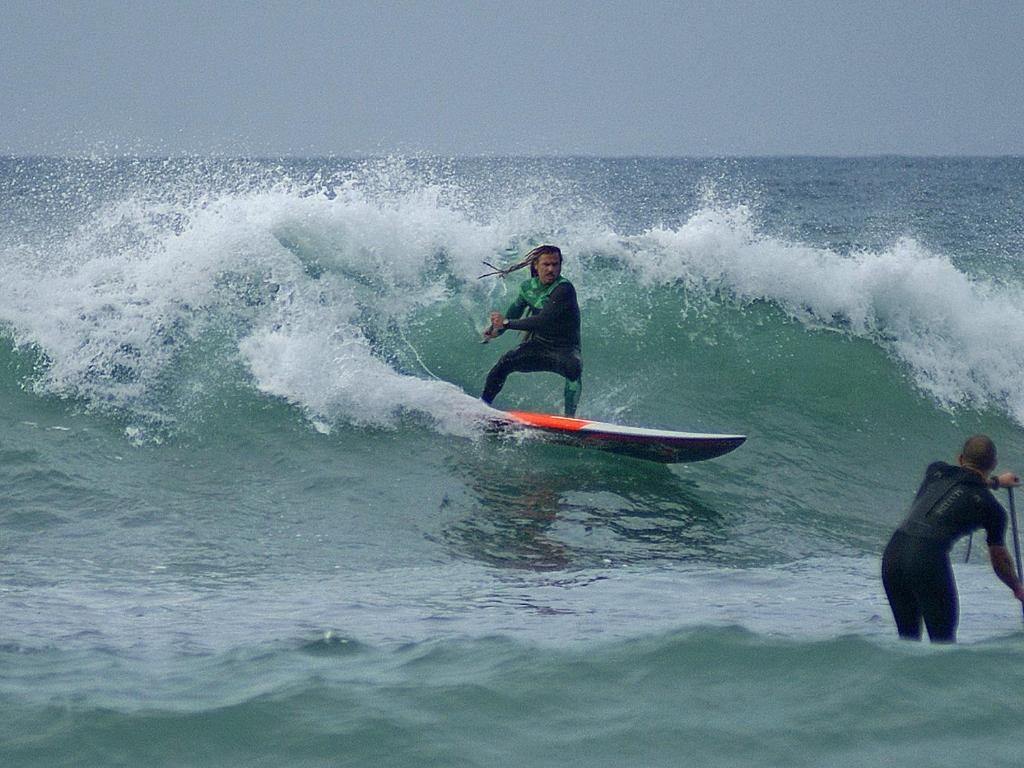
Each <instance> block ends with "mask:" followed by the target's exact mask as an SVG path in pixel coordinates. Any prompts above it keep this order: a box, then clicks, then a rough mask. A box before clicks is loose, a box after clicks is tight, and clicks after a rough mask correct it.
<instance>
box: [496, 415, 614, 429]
mask: <svg viewBox="0 0 1024 768" xmlns="http://www.w3.org/2000/svg"><path fill="white" fill-rule="evenodd" d="M506 413H507V414H508V415H509V416H511V417H512V418H514V419H516V420H517V421H521V422H522V423H524V424H529V425H530V426H534V427H544V428H547V429H564V430H566V431H567V432H578V431H579V430H581V429H583V428H584V427H587V426H589V425H591V424H593V423H594V422H592V421H587V420H586V419H574V418H571V417H569V416H552V415H551V414H549V413H528V412H527V411H506Z"/></svg>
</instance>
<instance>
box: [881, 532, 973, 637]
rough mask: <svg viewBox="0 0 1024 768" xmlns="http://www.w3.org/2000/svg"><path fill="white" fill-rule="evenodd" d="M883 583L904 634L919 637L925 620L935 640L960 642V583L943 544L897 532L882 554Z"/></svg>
mask: <svg viewBox="0 0 1024 768" xmlns="http://www.w3.org/2000/svg"><path fill="white" fill-rule="evenodd" d="M882 584H883V585H884V586H885V595H886V597H887V598H888V600H889V606H890V607H891V608H892V615H893V618H894V619H895V620H896V630H897V632H899V635H900V637H904V638H908V639H914V640H919V639H920V638H921V621H922V620H923V621H924V624H925V626H926V627H927V629H928V637H929V638H931V640H932V641H933V642H947V643H952V642H955V641H956V627H957V622H958V619H959V603H958V601H957V594H956V582H955V581H954V580H953V568H952V566H951V565H950V562H949V555H948V554H947V552H946V550H945V548H944V547H943V546H942V545H941V544H937V543H933V542H930V541H928V540H926V539H918V538H915V537H913V536H907V535H906V534H905V533H902V532H900V531H897V532H896V533H894V534H893V536H892V538H891V539H890V540H889V544H888V546H887V547H886V548H885V553H884V554H883V555H882Z"/></svg>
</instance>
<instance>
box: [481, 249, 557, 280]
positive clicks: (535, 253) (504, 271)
mask: <svg viewBox="0 0 1024 768" xmlns="http://www.w3.org/2000/svg"><path fill="white" fill-rule="evenodd" d="M547 255H554V256H557V257H558V263H559V264H561V263H562V251H561V249H560V248H558V246H555V245H538V246H537V247H536V248H534V249H533V250H532V251H530V252H529V253H528V254H526V256H524V257H523V260H522V261H519V262H516V263H515V264H513V265H512V266H511V267H505V268H501V267H496V266H494V265H493V264H491V263H490V262H488V261H485V262H484V266H486V267H490V268H491V269H492V270H494V271H493V272H485V273H484V274H482V275H480V277H481V278H482V277H490V276H491V275H500V276H501V277H508V276H509V275H511V274H512V273H513V272H516V271H517V270H520V269H522V268H523V267H525V266H529V267H530V276H531V277H536V276H537V267H536V266H535V262H536V261H537V259H539V258H540V257H541V256H547ZM477 279H478V280H479V279H480V278H477Z"/></svg>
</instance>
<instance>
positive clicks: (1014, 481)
mask: <svg viewBox="0 0 1024 768" xmlns="http://www.w3.org/2000/svg"><path fill="white" fill-rule="evenodd" d="M996 480H998V481H999V487H1000V488H1016V487H1017V486H1018V485H1020V478H1019V477H1017V473H1016V472H1003V474H1001V475H997V476H996Z"/></svg>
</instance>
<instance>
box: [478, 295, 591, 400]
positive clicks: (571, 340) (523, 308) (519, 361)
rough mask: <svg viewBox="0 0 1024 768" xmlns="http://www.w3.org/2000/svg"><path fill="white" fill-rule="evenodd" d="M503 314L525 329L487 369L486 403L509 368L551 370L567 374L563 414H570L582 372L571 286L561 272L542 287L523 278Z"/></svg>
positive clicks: (516, 327)
mask: <svg viewBox="0 0 1024 768" xmlns="http://www.w3.org/2000/svg"><path fill="white" fill-rule="evenodd" d="M527 311H529V313H530V314H527V316H526V317H523V318H521V319H515V318H519V317H520V315H522V314H523V313H524V312H527ZM507 318H508V328H509V329H510V330H513V331H526V332H527V333H528V334H529V335H528V336H527V337H526V340H525V341H524V342H523V343H522V344H520V345H519V346H518V347H516V348H515V349H512V350H510V351H509V352H506V353H505V354H504V355H502V356H501V358H500V359H499V360H498V362H497V364H495V366H494V367H493V368H492V369H491V371H490V373H488V374H487V381H486V383H485V384H484V391H483V394H482V395H481V398H482V399H483V401H484V402H485V403H491V402H492V401H493V400H494V398H495V397H497V395H498V393H499V392H500V391H501V388H502V387H503V386H505V379H507V378H508V375H509V374H510V373H512V372H514V371H518V372H521V373H529V372H534V371H551V372H552V373H557V374H559V375H561V376H564V377H565V379H566V388H565V413H566V415H567V416H572V415H573V413H575V411H576V404H577V402H578V401H579V389H580V382H581V380H582V374H583V363H582V362H581V361H580V307H579V303H578V302H577V301H576V289H575V288H574V287H573V285H572V283H570V282H569V281H568V280H566V279H565V278H562V277H560V278H558V280H557V281H556V283H555V284H554V286H553V287H552V288H551V289H550V290H548V289H547V288H546V287H545V286H541V285H540V284H539V281H538V280H537V278H532V279H531V280H527V281H526V282H525V283H523V286H522V288H521V289H520V292H519V296H518V297H517V298H516V300H515V302H514V303H513V304H512V306H511V307H509V310H508V313H507Z"/></svg>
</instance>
